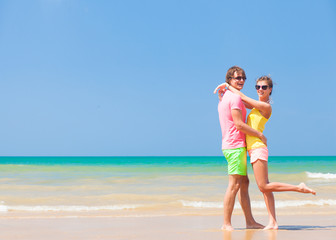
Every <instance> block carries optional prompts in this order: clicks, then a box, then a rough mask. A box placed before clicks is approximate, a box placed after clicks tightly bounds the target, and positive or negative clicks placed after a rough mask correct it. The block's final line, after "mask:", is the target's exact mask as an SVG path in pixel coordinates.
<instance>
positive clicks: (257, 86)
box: [255, 85, 269, 90]
mask: <svg viewBox="0 0 336 240" xmlns="http://www.w3.org/2000/svg"><path fill="white" fill-rule="evenodd" d="M268 87H269V86H268V85H262V86H260V85H255V88H256V89H257V90H259V89H260V88H261V89H262V90H266V89H267V88H268Z"/></svg>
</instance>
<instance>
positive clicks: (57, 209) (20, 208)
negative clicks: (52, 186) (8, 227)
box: [0, 205, 141, 212]
mask: <svg viewBox="0 0 336 240" xmlns="http://www.w3.org/2000/svg"><path fill="white" fill-rule="evenodd" d="M140 206H141V205H111V206H66V205H60V206H23V205H18V206H6V205H0V212H8V211H24V212H91V211H116V210H132V209H136V208H138V207H140Z"/></svg>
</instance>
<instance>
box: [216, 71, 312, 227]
mask: <svg viewBox="0 0 336 240" xmlns="http://www.w3.org/2000/svg"><path fill="white" fill-rule="evenodd" d="M218 89H219V92H218V93H219V94H221V93H222V92H223V91H225V89H228V90H230V91H232V92H233V93H235V94H238V95H240V97H241V99H242V100H243V102H244V104H245V106H246V107H247V108H249V109H252V110H251V112H250V114H249V115H248V117H247V124H248V125H249V126H250V127H252V128H253V129H256V130H258V131H260V132H263V131H264V128H265V124H266V122H267V121H268V119H269V118H270V117H271V114H272V106H271V104H270V95H271V94H272V90H273V82H272V79H271V78H270V77H268V76H262V77H260V78H259V79H258V80H257V84H256V89H257V93H258V97H259V101H257V100H254V99H252V98H249V97H247V96H245V95H244V94H243V93H241V92H240V91H238V90H236V89H235V88H233V87H230V85H229V84H227V83H223V84H221V85H219V86H218V87H217V88H216V90H215V92H216V91H217V90H218ZM246 146H247V150H248V152H249V155H250V159H251V164H252V167H253V172H254V176H255V179H256V182H257V184H258V187H259V189H260V191H261V192H262V193H263V195H264V200H265V203H266V207H267V211H268V214H269V223H268V225H267V226H266V227H265V228H264V229H278V224H277V221H276V215H275V203H274V195H273V192H283V191H295V192H301V193H312V194H314V195H315V194H316V192H315V191H314V190H312V189H310V188H308V187H307V186H306V185H305V184H304V183H300V184H299V185H297V186H295V185H290V184H286V183H279V182H269V180H268V149H267V146H266V145H265V144H264V143H263V142H262V141H261V140H260V139H259V138H257V137H253V136H249V135H246Z"/></svg>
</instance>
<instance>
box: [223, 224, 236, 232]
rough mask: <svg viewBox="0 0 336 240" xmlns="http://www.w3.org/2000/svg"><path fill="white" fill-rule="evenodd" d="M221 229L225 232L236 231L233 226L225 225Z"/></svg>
mask: <svg viewBox="0 0 336 240" xmlns="http://www.w3.org/2000/svg"><path fill="white" fill-rule="evenodd" d="M221 229H222V230H225V231H233V230H234V228H233V227H232V226H231V225H225V224H223V226H222V228H221Z"/></svg>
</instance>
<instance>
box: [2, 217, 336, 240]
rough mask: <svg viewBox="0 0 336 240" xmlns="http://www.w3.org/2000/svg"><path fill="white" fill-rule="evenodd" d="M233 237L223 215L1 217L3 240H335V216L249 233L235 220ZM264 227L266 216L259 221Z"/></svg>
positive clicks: (287, 221) (286, 221) (291, 220)
mask: <svg viewBox="0 0 336 240" xmlns="http://www.w3.org/2000/svg"><path fill="white" fill-rule="evenodd" d="M232 220H233V225H234V227H235V230H234V231H232V232H228V231H222V230H221V229H220V227H221V224H222V216H172V217H167V216H165V217H79V218H78V217H73V218H64V217H61V218H59V217H58V218H53V217H47V218H41V217H37V218H24V217H22V218H6V217H3V218H0V239H7V240H11V239H25V240H30V239H31V240H33V239H34V240H39V239H41V240H42V239H43V240H44V239H49V240H52V239H100V240H105V239H116V240H119V239H120V240H121V239H128V240H129V239H140V240H145V239H146V240H151V239H153V240H154V239H161V240H162V239H174V240H175V239H193V240H198V239H202V240H204V239H221V240H223V239H224V240H235V239H237V240H238V239H239V240H276V239H279V240H280V239H286V240H290V239H293V240H297V239H305V240H310V239H311V240H315V239H323V240H334V239H336V216H335V215H314V214H312V215H301V216H290V215H287V216H279V217H278V223H279V230H246V229H245V226H244V218H243V216H241V215H234V216H233V218H232ZM256 220H257V221H259V222H261V223H263V224H265V223H266V222H267V216H256Z"/></svg>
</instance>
